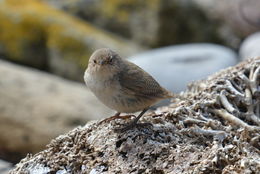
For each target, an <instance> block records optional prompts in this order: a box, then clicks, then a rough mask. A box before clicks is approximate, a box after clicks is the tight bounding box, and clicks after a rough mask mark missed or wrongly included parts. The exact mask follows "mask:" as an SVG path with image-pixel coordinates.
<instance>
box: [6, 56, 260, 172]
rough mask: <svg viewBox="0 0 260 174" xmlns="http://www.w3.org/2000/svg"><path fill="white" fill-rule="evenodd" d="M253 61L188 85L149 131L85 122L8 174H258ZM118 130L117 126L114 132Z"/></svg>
mask: <svg viewBox="0 0 260 174" xmlns="http://www.w3.org/2000/svg"><path fill="white" fill-rule="evenodd" d="M259 65H260V58H256V59H250V60H247V61H245V62H243V63H241V64H239V65H237V66H235V67H231V68H228V69H226V70H223V71H221V72H219V73H217V74H214V75H212V76H210V77H209V78H208V79H206V80H202V81H200V82H197V83H194V84H192V85H191V86H190V88H189V90H188V91H187V92H185V93H183V94H181V95H180V99H175V101H173V103H172V104H171V105H169V106H167V107H164V108H160V109H158V110H156V111H154V112H150V113H149V114H146V116H144V117H143V119H142V121H143V122H150V123H152V126H151V125H150V126H143V127H137V128H134V129H132V130H128V131H126V132H118V131H115V128H116V127H120V125H121V124H126V122H128V121H129V119H125V120H114V121H111V122H109V123H104V122H103V123H98V122H92V123H88V124H87V125H85V126H84V127H78V128H76V129H74V130H72V131H71V132H69V133H68V134H66V135H61V136H59V137H58V138H56V139H54V140H53V141H52V142H51V143H50V144H49V145H48V146H47V149H46V150H44V151H42V152H39V153H38V154H36V155H34V156H32V155H28V156H27V157H26V158H25V159H23V160H22V161H21V162H20V163H19V164H17V166H16V168H15V169H14V170H12V171H11V172H10V173H11V174H12V173H30V172H36V173H37V172H38V173H47V172H50V173H63V172H64V173H65V172H66V173H156V174H158V173H159V174H160V173H171V174H173V173H176V174H177V173H178V174H179V173H195V174H197V173H199V174H214V173H216V174H219V173H223V174H229V173H241V174H242V173H243V174H244V173H252V174H253V173H259V172H260V150H259V149H260V121H259V120H260V110H259V108H260V104H259V103H260V89H259V86H260V78H259V75H260V73H259V71H260V66H259ZM121 126H122V125H121Z"/></svg>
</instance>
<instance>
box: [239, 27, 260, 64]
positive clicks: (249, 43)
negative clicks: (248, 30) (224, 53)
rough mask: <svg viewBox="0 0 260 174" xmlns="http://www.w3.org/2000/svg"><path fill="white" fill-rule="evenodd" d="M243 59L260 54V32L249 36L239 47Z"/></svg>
mask: <svg viewBox="0 0 260 174" xmlns="http://www.w3.org/2000/svg"><path fill="white" fill-rule="evenodd" d="M239 56H240V58H241V59H243V60H244V59H248V58H252V57H259V56H260V32H257V33H254V34H252V35H250V36H248V37H247V38H246V39H245V40H244V41H243V42H242V44H241V46H240V49H239Z"/></svg>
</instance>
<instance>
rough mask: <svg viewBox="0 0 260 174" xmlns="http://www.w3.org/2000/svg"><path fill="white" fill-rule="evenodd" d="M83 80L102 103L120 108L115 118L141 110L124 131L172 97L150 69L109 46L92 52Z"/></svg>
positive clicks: (117, 109)
mask: <svg viewBox="0 0 260 174" xmlns="http://www.w3.org/2000/svg"><path fill="white" fill-rule="evenodd" d="M84 80H85V83H86V85H87V86H88V87H89V89H90V90H91V91H92V92H93V93H94V94H95V95H96V97H97V98H98V99H99V100H100V101H101V102H103V103H104V104H105V105H106V106H108V107H109V108H111V109H113V110H116V111H117V113H116V115H115V116H114V117H113V118H112V117H111V118H112V119H114V118H122V117H121V116H120V113H121V112H123V113H133V112H137V111H141V110H142V112H141V113H140V114H139V115H138V116H137V117H136V118H135V119H134V120H133V121H132V122H131V123H130V124H129V125H127V126H126V127H125V128H123V129H122V130H127V129H130V128H132V127H134V126H136V125H137V121H138V120H139V119H140V118H141V116H142V115H143V114H144V113H145V112H146V111H147V110H148V109H149V107H150V106H152V105H153V104H155V103H156V102H158V101H160V100H163V99H166V98H172V97H173V94H172V93H171V92H169V91H167V90H166V89H164V88H163V87H161V86H160V85H159V83H158V82H157V81H156V80H155V79H154V78H153V77H152V76H150V75H149V74H148V73H147V72H145V71H144V70H143V69H141V68H140V67H139V66H137V65H135V64H134V63H131V62H129V61H127V60H125V59H122V58H121V57H120V56H119V55H118V54H117V53H116V52H114V51H112V50H110V49H108V48H101V49H98V50H96V51H95V52H94V53H93V54H92V55H91V57H90V59H89V63H88V68H87V69H86V71H85V74H84Z"/></svg>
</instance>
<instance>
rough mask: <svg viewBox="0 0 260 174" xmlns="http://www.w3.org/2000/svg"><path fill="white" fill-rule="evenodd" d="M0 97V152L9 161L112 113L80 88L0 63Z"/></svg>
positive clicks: (33, 71) (83, 88)
mask: <svg viewBox="0 0 260 174" xmlns="http://www.w3.org/2000/svg"><path fill="white" fill-rule="evenodd" d="M82 76H83V75H82ZM82 78H83V77H82ZM0 96H1V97H0V132H1V135H0V142H1V143H0V151H1V153H4V154H2V156H4V157H5V158H7V159H9V160H11V161H17V160H18V159H20V158H21V157H24V155H25V154H27V153H35V152H38V151H39V150H41V149H43V148H44V147H45V145H46V144H47V143H48V142H49V141H50V140H51V139H52V138H54V137H56V136H57V135H60V134H62V133H65V132H67V131H68V130H71V129H72V128H74V127H76V126H78V125H82V124H85V123H86V122H88V121H90V120H93V119H100V118H102V117H104V116H110V115H112V113H113V111H111V110H110V109H108V108H106V107H105V106H104V105H103V104H102V103H100V102H99V101H97V99H96V97H95V96H93V94H92V93H91V92H90V91H88V90H87V87H86V86H85V85H84V84H79V83H75V82H71V81H67V80H64V79H61V78H59V77H55V76H52V75H50V74H46V73H42V72H39V71H37V70H35V69H26V68H24V67H21V66H17V65H13V64H11V63H7V62H4V61H1V60H0ZM1 153H0V154H1Z"/></svg>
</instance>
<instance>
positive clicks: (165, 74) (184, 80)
mask: <svg viewBox="0 0 260 174" xmlns="http://www.w3.org/2000/svg"><path fill="white" fill-rule="evenodd" d="M130 61H132V62H134V63H136V64H137V65H139V66H140V67H142V68H143V69H144V70H146V71H147V72H148V73H150V74H151V75H152V76H153V77H154V78H155V79H156V80H158V81H159V82H160V84H161V85H162V86H164V87H165V88H167V89H169V90H171V91H172V92H180V91H183V90H185V89H186V86H187V84H188V83H190V82H192V81H194V80H198V79H202V78H205V77H207V76H208V75H210V74H212V73H214V72H216V71H218V70H220V69H223V68H226V67H228V66H232V65H235V64H236V63H237V55H236V53H234V51H232V50H231V49H229V48H226V47H223V46H219V45H214V44H186V45H178V46H169V47H164V48H159V49H154V50H151V51H147V52H144V53H142V54H138V55H136V56H133V57H131V58H130Z"/></svg>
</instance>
